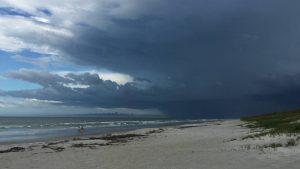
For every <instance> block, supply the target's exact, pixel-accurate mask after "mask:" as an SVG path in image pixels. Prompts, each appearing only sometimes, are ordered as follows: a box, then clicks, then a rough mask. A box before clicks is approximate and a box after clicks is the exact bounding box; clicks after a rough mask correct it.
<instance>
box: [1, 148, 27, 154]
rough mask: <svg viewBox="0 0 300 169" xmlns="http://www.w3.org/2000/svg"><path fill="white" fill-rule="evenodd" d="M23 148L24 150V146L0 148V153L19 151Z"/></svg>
mask: <svg viewBox="0 0 300 169" xmlns="http://www.w3.org/2000/svg"><path fill="white" fill-rule="evenodd" d="M24 150H25V148H24V147H12V148H10V149H7V150H1V151H0V153H10V152H20V151H24Z"/></svg>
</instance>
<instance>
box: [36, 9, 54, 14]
mask: <svg viewBox="0 0 300 169" xmlns="http://www.w3.org/2000/svg"><path fill="white" fill-rule="evenodd" d="M37 11H39V12H41V13H43V14H45V15H48V16H52V12H51V11H50V10H49V9H47V8H37Z"/></svg>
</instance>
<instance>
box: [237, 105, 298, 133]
mask: <svg viewBox="0 0 300 169" xmlns="http://www.w3.org/2000/svg"><path fill="white" fill-rule="evenodd" d="M241 120H242V121H246V122H248V125H247V127H250V128H264V129H268V130H266V131H268V132H266V134H299V133H300V109H298V110H293V111H288V112H274V113H269V114H265V115H259V116H254V117H245V118H241Z"/></svg>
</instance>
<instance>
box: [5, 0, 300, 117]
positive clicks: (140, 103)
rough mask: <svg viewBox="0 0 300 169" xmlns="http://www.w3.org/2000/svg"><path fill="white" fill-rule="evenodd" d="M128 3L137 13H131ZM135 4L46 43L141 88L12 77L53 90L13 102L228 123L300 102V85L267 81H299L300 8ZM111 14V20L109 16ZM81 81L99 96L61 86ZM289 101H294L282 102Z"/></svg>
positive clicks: (233, 2)
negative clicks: (218, 118)
mask: <svg viewBox="0 0 300 169" xmlns="http://www.w3.org/2000/svg"><path fill="white" fill-rule="evenodd" d="M126 3H127V4H130V3H132V4H134V5H133V7H131V6H129V7H128V8H129V9H130V10H128V11H127V12H124V13H122V11H123V10H124V6H126ZM126 3H122V1H120V2H118V1H113V2H111V3H110V2H106V3H105V4H103V3H99V4H98V3H96V5H99V6H97V7H98V8H100V6H101V9H102V8H104V9H105V10H98V11H97V10H95V11H93V13H92V14H90V15H88V18H87V20H86V22H85V21H82V22H80V23H75V25H76V26H74V27H72V32H73V34H74V37H73V38H72V39H71V40H70V39H68V40H67V41H64V40H59V41H53V42H52V41H49V42H47V43H48V44H49V45H50V46H52V47H54V48H57V49H59V50H60V51H62V52H63V53H64V54H65V55H66V56H68V58H69V59H70V60H72V61H74V62H76V63H77V64H79V65H89V66H91V65H93V66H97V67H101V68H102V67H104V68H108V69H111V70H113V71H117V72H122V73H127V74H130V75H132V76H133V77H141V78H140V79H138V78H137V79H136V80H135V82H132V83H128V84H126V85H124V86H119V85H117V84H116V83H114V82H110V81H103V80H101V79H98V78H97V77H96V75H92V74H83V75H74V74H69V75H67V77H68V78H67V77H65V78H62V77H59V76H58V75H52V74H47V75H45V74H43V75H42V76H39V75H33V74H34V72H31V73H30V74H31V75H25V74H22V73H20V72H18V73H11V74H10V76H11V77H14V78H18V79H23V80H26V81H30V82H34V83H38V84H40V85H42V86H43V87H44V88H43V89H40V90H35V91H20V92H9V93H8V94H9V95H14V96H22V97H29V96H30V97H33V98H38V99H46V100H59V101H62V102H65V103H68V104H77V102H80V103H81V104H82V105H93V106H99V107H101V106H103V107H137V108H143V107H156V108H160V109H161V110H164V111H165V112H167V113H171V114H178V115H183V116H185V115H188V114H192V115H201V114H204V115H205V116H208V115H211V116H213V115H214V114H217V115H222V114H224V116H225V117H226V116H229V115H231V116H234V115H236V116H237V114H238V115H241V114H247V113H253V112H262V111H269V110H273V109H276V108H278V107H280V105H281V104H282V105H286V104H285V102H289V100H290V99H291V100H295V99H296V98H297V97H298V95H299V94H300V92H299V91H300V89H299V88H298V87H297V85H298V82H297V83H296V82H295V81H292V82H291V84H290V83H287V84H285V85H283V86H281V85H280V84H281V83H282V79H275V80H274V79H270V78H269V77H267V76H268V75H269V74H276V75H278V76H280V77H284V76H286V75H288V74H291V73H292V74H293V73H299V72H300V67H299V63H300V58H299V53H300V51H299V50H300V48H299V45H300V39H299V38H300V33H299V30H300V22H299V21H298V20H299V19H298V18H299V16H300V10H299V5H300V2H299V1H281V0H272V1H261V0H252V1H249V0H227V1H222V0H209V1H208V0H187V1H181V0H166V1H128V2H127V1H126ZM125 9H127V8H125ZM102 11H107V13H109V14H107V15H105V16H104V17H100V16H101V15H103V13H101V12H102ZM98 13H99V14H98ZM54 15H55V14H54ZM89 21H95V24H91V22H89ZM97 21H105V22H106V23H108V24H107V25H109V26H107V25H104V26H103V25H102V24H103V23H102V22H101V23H100V24H97V23H98V22H97ZM93 23H94V22H93ZM27 73H28V72H27ZM33 77H39V78H33ZM142 78H145V79H149V80H143V79H142ZM70 79H72V80H70ZM261 79H263V80H261ZM74 82H76V83H80V84H86V85H90V87H89V88H86V89H70V88H67V87H66V86H63V85H62V84H63V83H74ZM267 84H279V86H276V87H270V85H267ZM117 88H118V89H117ZM283 95H284V97H283ZM285 97H287V98H289V99H280V98H285ZM266 98H267V99H266ZM281 108H289V107H288V106H287V107H285V106H283V107H281Z"/></svg>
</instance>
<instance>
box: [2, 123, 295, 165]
mask: <svg viewBox="0 0 300 169" xmlns="http://www.w3.org/2000/svg"><path fill="white" fill-rule="evenodd" d="M244 125H245V123H244V122H242V121H240V120H224V121H223V120H222V121H214V122H204V123H194V124H184V125H175V126H165V127H161V128H143V129H138V130H133V131H127V132H114V133H113V134H107V135H90V136H83V137H79V138H76V137H75V138H74V137H71V138H69V139H59V140H56V141H52V140H48V141H45V142H31V143H20V144H14V145H1V146H0V147H1V148H0V149H1V151H2V153H0V163H1V165H2V167H3V168H6V169H30V168H39V169H53V168H72V169H82V168H93V169H140V168H145V169H159V168H162V169H182V168H190V169H198V168H212V169H219V168H224V169H231V168H243V169H252V168H267V169H268V168H270V169H271V168H272V169H273V168H275V169H276V168H284V167H285V168H287V167H288V168H291V169H296V168H297V167H298V161H299V160H298V157H299V155H300V147H299V146H296V147H287V148H286V147H282V148H278V149H273V148H265V149H263V151H262V150H260V149H256V148H251V147H249V145H257V144H258V143H260V142H264V143H268V142H270V139H269V138H266V139H265V138H258V139H245V140H243V139H242V138H243V137H245V136H247V135H248V134H250V133H251V129H249V128H246V127H245V126H244ZM278 138H279V139H281V137H278ZM271 141H272V140H271ZM3 150H7V151H3ZM1 151H0V152H1ZM233 159H234V160H233ZM279 159H280V160H279Z"/></svg>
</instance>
